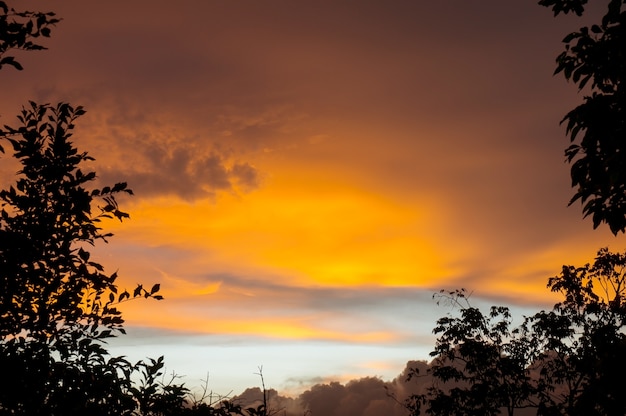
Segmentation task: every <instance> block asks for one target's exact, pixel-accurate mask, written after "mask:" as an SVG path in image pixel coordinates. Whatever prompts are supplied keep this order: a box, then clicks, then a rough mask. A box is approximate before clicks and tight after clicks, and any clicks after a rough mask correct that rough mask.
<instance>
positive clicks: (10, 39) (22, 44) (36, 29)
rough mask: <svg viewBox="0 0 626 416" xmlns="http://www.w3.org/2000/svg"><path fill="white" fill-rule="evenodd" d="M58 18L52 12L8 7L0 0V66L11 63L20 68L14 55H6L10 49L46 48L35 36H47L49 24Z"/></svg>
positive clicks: (56, 21) (54, 22)
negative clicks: (18, 9)
mask: <svg viewBox="0 0 626 416" xmlns="http://www.w3.org/2000/svg"><path fill="white" fill-rule="evenodd" d="M59 21H60V19H57V18H56V15H55V14H54V13H52V12H47V13H42V12H30V11H16V10H15V9H13V8H9V7H8V6H7V4H6V2H4V1H0V68H2V67H3V66H4V65H11V66H13V67H14V68H16V69H18V70H22V69H23V68H22V65H21V64H20V63H19V62H18V61H16V60H15V57H14V56H6V53H7V52H9V51H11V50H25V51H32V50H41V49H46V48H45V47H44V46H43V45H41V44H39V43H36V38H39V37H42V36H43V37H49V36H50V31H51V28H50V27H51V26H54V25H55V24H56V23H58V22H59Z"/></svg>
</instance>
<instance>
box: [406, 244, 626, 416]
mask: <svg viewBox="0 0 626 416" xmlns="http://www.w3.org/2000/svg"><path fill="white" fill-rule="evenodd" d="M625 267H626V253H624V254H619V253H611V252H609V251H608V250H607V249H601V250H600V251H599V252H598V255H597V257H596V260H595V262H594V263H593V265H585V266H583V267H579V268H574V267H572V266H564V267H563V270H562V272H561V274H560V275H558V276H555V277H552V278H550V279H549V281H548V287H549V288H550V289H551V290H552V291H554V292H558V293H561V294H562V295H563V301H561V302H559V303H557V304H556V305H554V307H553V309H552V310H551V311H541V312H538V313H536V314H535V315H533V316H530V317H527V318H525V319H524V322H523V323H522V325H520V326H519V327H516V328H513V329H511V315H510V312H509V310H508V308H505V307H492V308H491V310H490V311H489V313H488V314H483V313H482V312H481V311H480V310H479V309H477V308H475V307H472V306H471V305H470V303H469V302H468V298H467V296H466V293H465V292H464V291H462V290H461V291H455V292H449V293H445V292H444V296H445V299H449V300H451V301H452V302H453V303H454V304H455V305H456V306H457V308H458V310H459V316H456V317H455V316H446V317H443V318H441V319H439V320H438V321H437V326H436V327H435V329H434V332H435V333H436V334H439V337H438V339H437V343H436V346H435V349H434V351H433V352H432V353H431V355H432V356H433V357H434V360H433V362H432V364H431V366H430V369H429V370H428V372H429V374H428V375H429V376H431V377H432V378H433V380H434V381H433V384H432V386H431V387H430V388H429V389H428V390H427V392H426V393H425V394H422V395H414V396H412V397H411V398H410V399H409V401H408V402H407V403H406V406H407V408H408V409H409V410H410V412H411V414H413V415H418V414H422V411H425V413H427V414H431V415H449V414H455V415H498V414H501V413H503V412H505V413H506V414H508V415H509V416H512V415H513V414H515V413H516V411H517V410H518V409H523V408H534V409H536V411H537V414H538V415H570V416H572V415H588V416H607V415H623V414H626V398H625V397H624V396H623V392H622V391H621V390H622V389H621V385H620V384H619V383H615V380H617V379H619V378H621V377H622V376H623V374H624V372H626V335H625V334H624V326H625V324H626V300H625V295H626V275H625V269H624V268H625ZM410 376H411V377H416V376H417V377H421V376H423V374H419V372H418V371H417V370H415V371H414V372H413V373H412V374H410Z"/></svg>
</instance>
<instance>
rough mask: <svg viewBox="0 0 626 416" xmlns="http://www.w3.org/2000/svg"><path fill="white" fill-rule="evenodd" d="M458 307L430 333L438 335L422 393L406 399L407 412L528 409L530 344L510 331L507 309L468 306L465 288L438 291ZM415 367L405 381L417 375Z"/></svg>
mask: <svg viewBox="0 0 626 416" xmlns="http://www.w3.org/2000/svg"><path fill="white" fill-rule="evenodd" d="M439 296H442V297H443V299H446V300H448V301H450V302H451V303H452V304H453V305H454V306H455V307H457V308H458V309H459V312H460V316H458V317H454V316H446V317H443V318H440V319H439V320H438V321H437V326H436V327H435V329H434V330H433V332H434V333H435V334H440V335H439V337H438V338H437V342H436V345H435V349H434V350H433V351H432V352H431V354H430V355H431V356H432V357H434V360H433V362H432V363H431V365H430V368H429V370H428V371H429V374H428V375H429V376H430V377H432V379H433V380H434V382H433V384H432V386H431V387H429V388H428V389H427V392H426V393H425V394H422V395H417V396H413V397H411V398H410V399H409V402H408V403H407V407H408V408H409V409H410V410H411V411H412V414H421V413H420V412H421V409H422V408H423V407H426V413H428V414H431V415H441V416H443V415H459V416H461V415H467V416H470V415H485V416H487V415H499V414H501V413H502V412H503V411H504V412H505V413H506V414H507V415H509V416H512V415H513V414H514V413H515V410H516V409H521V408H526V407H530V406H532V405H533V402H532V400H531V399H532V397H533V394H534V386H533V384H532V382H531V378H530V375H529V371H530V369H529V365H530V363H531V362H532V360H533V359H534V357H535V354H534V350H533V348H532V345H531V344H530V343H529V342H528V339H527V338H525V337H523V336H522V337H518V335H519V331H518V330H512V329H511V328H510V326H511V313H510V311H509V309H508V308H506V307H501V306H500V307H496V306H494V307H492V308H491V310H490V311H489V313H488V314H486V315H485V314H483V313H482V312H481V311H480V310H479V309H478V308H475V307H472V306H471V305H470V303H469V300H468V297H467V295H466V292H465V291H464V290H457V291H452V292H443V291H442V292H440V295H439ZM419 376H420V374H419V371H418V370H417V369H415V370H414V371H413V372H411V373H409V379H411V378H412V377H419Z"/></svg>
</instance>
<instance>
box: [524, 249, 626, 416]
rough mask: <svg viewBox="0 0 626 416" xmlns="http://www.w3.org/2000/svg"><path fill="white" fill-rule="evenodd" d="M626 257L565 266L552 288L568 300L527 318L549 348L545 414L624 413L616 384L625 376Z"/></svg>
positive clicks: (604, 256)
mask: <svg viewBox="0 0 626 416" xmlns="http://www.w3.org/2000/svg"><path fill="white" fill-rule="evenodd" d="M625 266H626V253H624V254H620V253H611V252H609V251H608V250H607V249H606V248H604V249H601V250H599V251H598V256H597V257H596V259H595V262H594V263H593V265H589V264H587V265H585V266H583V267H579V268H574V267H572V266H564V267H563V270H562V272H561V274H560V275H559V276H556V277H553V278H551V279H550V280H549V281H548V287H549V288H550V289H551V290H552V291H554V292H560V293H562V294H563V296H564V300H563V301H562V302H559V303H557V304H556V305H555V306H554V308H553V310H552V311H550V312H543V311H542V312H540V313H538V314H536V315H535V316H533V317H531V318H529V319H528V320H527V322H528V323H530V324H531V325H532V329H533V335H534V339H535V340H536V342H537V345H538V346H539V347H540V348H542V349H543V350H544V353H543V355H542V357H540V360H541V361H542V372H541V374H540V378H539V379H538V384H539V389H538V392H539V393H540V399H541V403H542V408H543V409H544V413H543V414H550V415H551V414H557V415H561V414H567V415H623V414H626V399H625V398H624V397H623V391H622V389H621V388H620V385H619V384H616V383H615V380H618V379H620V378H622V377H623V374H624V372H626V335H625V334H624V325H625V324H626V298H625V295H626V281H625V279H626V276H625V274H624V267H625Z"/></svg>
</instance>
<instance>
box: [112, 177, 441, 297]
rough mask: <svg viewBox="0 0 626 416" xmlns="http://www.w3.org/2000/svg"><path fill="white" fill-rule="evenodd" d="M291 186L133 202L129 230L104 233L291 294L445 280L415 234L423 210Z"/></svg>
mask: <svg viewBox="0 0 626 416" xmlns="http://www.w3.org/2000/svg"><path fill="white" fill-rule="evenodd" d="M292 176H293V175H291V176H289V175H285V177H286V178H291V177H292ZM292 181H293V179H290V180H289V181H286V183H278V181H275V182H274V183H272V186H271V187H270V186H268V187H267V188H264V189H262V190H260V191H257V192H254V193H252V194H250V195H247V196H245V197H239V196H235V195H222V196H221V197H220V198H219V201H218V203H216V204H215V203H211V202H210V201H198V202H196V203H193V204H190V203H186V202H183V201H176V200H173V199H160V200H150V201H145V202H141V203H139V204H137V205H136V206H133V207H131V209H130V210H131V212H132V213H133V214H132V221H130V222H129V223H127V224H124V226H123V227H122V228H119V229H115V230H113V231H114V232H115V233H116V234H118V235H119V236H120V237H121V238H124V239H130V240H134V241H136V242H138V243H140V244H145V245H153V244H155V243H157V242H167V244H169V245H173V246H178V247H183V248H185V249H192V250H195V251H199V252H206V253H207V256H206V257H205V261H206V266H205V267H210V268H211V269H213V270H215V269H219V268H221V267H222V268H226V267H227V269H228V270H235V271H236V270H239V271H242V268H243V267H247V270H248V271H250V270H254V269H256V270H259V269H260V270H266V271H270V272H272V273H274V274H279V275H288V276H289V279H290V284H293V285H305V286H306V285H331V286H333V285H335V286H342V285H389V286H406V285H410V286H414V285H427V284H428V283H429V282H432V281H433V279H442V278H445V277H446V276H448V275H450V274H451V273H452V271H451V270H450V268H449V267H447V266H446V264H445V261H444V258H443V257H442V255H441V254H439V253H441V250H438V248H437V247H436V245H435V244H434V242H432V241H431V240H432V239H431V237H432V235H428V234H426V233H423V232H422V231H423V230H428V229H429V226H428V224H429V223H433V222H436V221H437V220H438V218H437V215H436V214H434V210H433V209H432V208H430V207H427V206H426V204H425V207H424V208H423V209H422V212H416V210H415V209H414V207H410V206H403V205H401V204H398V203H397V202H394V201H393V200H388V199H385V198H383V197H381V196H380V195H376V194H373V193H370V192H367V191H363V190H361V189H358V188H356V187H350V186H349V185H347V184H340V183H327V182H325V181H323V180H322V181H321V182H310V183H302V182H299V183H297V184H296V183H294V182H292ZM116 228H117V226H116ZM194 266H195V267H197V266H198V265H194ZM179 288H180V289H178V290H180V291H187V290H188V289H186V288H184V285H183V286H179ZM213 289H214V288H212V289H209V290H213ZM189 290H191V291H197V290H204V289H201V288H194V289H189ZM207 293H208V292H207Z"/></svg>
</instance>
